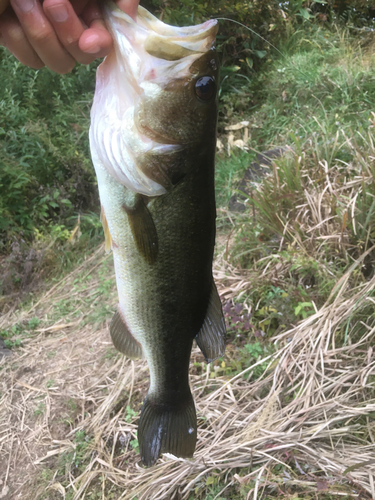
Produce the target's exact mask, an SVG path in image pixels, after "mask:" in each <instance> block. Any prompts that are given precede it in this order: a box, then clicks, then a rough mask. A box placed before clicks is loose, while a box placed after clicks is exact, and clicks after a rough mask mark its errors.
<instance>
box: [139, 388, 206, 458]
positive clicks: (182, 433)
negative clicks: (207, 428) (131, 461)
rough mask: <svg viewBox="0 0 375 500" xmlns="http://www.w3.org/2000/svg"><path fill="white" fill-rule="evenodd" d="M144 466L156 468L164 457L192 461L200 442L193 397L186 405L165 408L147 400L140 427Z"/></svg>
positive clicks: (184, 402) (149, 398)
mask: <svg viewBox="0 0 375 500" xmlns="http://www.w3.org/2000/svg"><path fill="white" fill-rule="evenodd" d="M138 440H139V448H140V453H141V458H142V462H143V464H144V465H146V466H151V465H153V464H154V463H155V462H156V460H157V459H158V458H159V456H160V455H161V453H171V454H172V455H174V456H176V457H182V458H190V457H192V456H193V454H194V451H195V445H196V441H197V416H196V412H195V406H194V401H193V397H192V395H191V394H189V396H188V397H187V399H186V400H185V401H181V402H177V404H174V405H173V406H172V405H164V404H158V402H157V401H153V398H152V396H151V397H150V396H147V397H146V399H145V401H144V403H143V407H142V411H141V417H140V420H139V425H138Z"/></svg>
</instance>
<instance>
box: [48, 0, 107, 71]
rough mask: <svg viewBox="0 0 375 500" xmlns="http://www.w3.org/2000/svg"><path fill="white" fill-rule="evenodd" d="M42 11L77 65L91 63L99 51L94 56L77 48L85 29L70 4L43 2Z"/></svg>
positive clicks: (62, 1) (64, 0) (51, 0)
mask: <svg viewBox="0 0 375 500" xmlns="http://www.w3.org/2000/svg"><path fill="white" fill-rule="evenodd" d="M43 10H44V12H45V14H46V16H47V18H48V19H49V21H50V23H51V25H52V27H53V29H54V30H55V33H56V35H57V37H58V39H59V41H60V43H61V45H62V46H63V47H64V48H65V49H66V51H67V52H69V54H70V55H71V56H72V57H73V58H74V59H75V60H76V61H78V62H79V63H81V64H89V63H91V62H92V61H93V60H94V58H95V57H98V56H97V55H96V53H97V52H99V50H95V52H94V53H95V55H90V54H86V53H85V52H83V51H82V50H81V49H80V47H79V39H80V38H81V36H82V34H83V32H84V31H85V27H84V26H83V24H82V21H81V20H80V19H79V17H78V16H77V14H76V12H75V11H74V9H73V6H72V4H71V3H70V2H69V1H67V0H45V1H44V3H43Z"/></svg>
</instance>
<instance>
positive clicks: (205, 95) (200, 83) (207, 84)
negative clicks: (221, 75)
mask: <svg viewBox="0 0 375 500" xmlns="http://www.w3.org/2000/svg"><path fill="white" fill-rule="evenodd" d="M195 93H196V95H197V96H198V97H199V99H201V100H202V101H208V100H209V99H211V97H212V96H213V95H214V93H215V80H214V79H213V78H212V77H211V76H202V77H201V78H199V79H198V80H197V81H196V82H195Z"/></svg>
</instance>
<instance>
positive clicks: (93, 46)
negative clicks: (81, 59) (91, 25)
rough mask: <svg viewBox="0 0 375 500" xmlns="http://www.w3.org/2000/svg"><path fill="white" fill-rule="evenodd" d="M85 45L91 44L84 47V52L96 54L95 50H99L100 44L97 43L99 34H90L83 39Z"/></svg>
mask: <svg viewBox="0 0 375 500" xmlns="http://www.w3.org/2000/svg"><path fill="white" fill-rule="evenodd" d="M85 42H86V45H91V47H89V48H88V49H85V52H88V53H89V54H96V53H97V52H99V51H100V45H99V43H98V42H99V36H98V35H90V36H89V37H87V38H86V40H85Z"/></svg>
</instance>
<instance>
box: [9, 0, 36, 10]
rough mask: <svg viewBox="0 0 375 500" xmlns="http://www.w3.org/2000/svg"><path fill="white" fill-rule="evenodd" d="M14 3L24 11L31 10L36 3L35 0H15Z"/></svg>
mask: <svg viewBox="0 0 375 500" xmlns="http://www.w3.org/2000/svg"><path fill="white" fill-rule="evenodd" d="M13 3H14V4H15V5H16V7H18V8H19V9H20V10H22V12H30V11H31V10H32V9H33V7H34V5H35V0H13Z"/></svg>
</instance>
